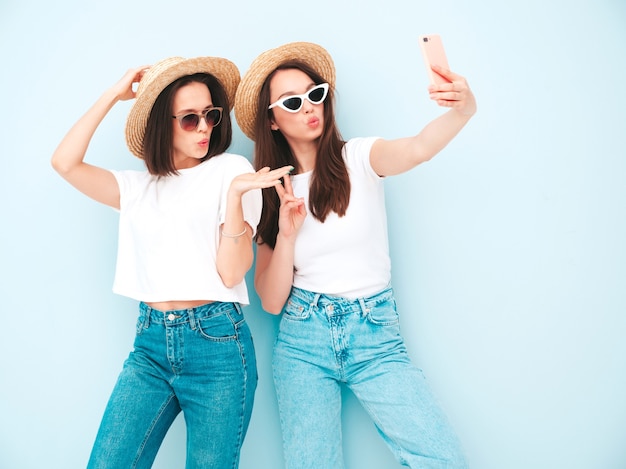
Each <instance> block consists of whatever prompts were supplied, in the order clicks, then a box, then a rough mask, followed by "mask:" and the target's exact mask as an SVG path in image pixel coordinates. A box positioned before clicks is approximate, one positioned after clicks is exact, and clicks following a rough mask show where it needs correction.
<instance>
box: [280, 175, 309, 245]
mask: <svg viewBox="0 0 626 469" xmlns="http://www.w3.org/2000/svg"><path fill="white" fill-rule="evenodd" d="M283 181H284V185H281V184H278V185H277V186H275V187H276V192H277V193H278V197H279V198H280V211H279V213H278V234H279V236H281V237H284V238H295V235H296V234H297V233H298V231H299V230H300V228H301V227H302V224H303V223H304V219H305V218H306V206H305V205H304V199H303V198H302V197H295V196H294V195H293V186H292V185H291V178H290V177H289V175H287V176H285V177H284V178H283Z"/></svg>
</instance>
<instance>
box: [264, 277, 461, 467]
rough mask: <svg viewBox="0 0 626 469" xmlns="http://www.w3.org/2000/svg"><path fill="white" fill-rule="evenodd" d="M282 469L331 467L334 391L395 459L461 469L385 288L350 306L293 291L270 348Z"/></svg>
mask: <svg viewBox="0 0 626 469" xmlns="http://www.w3.org/2000/svg"><path fill="white" fill-rule="evenodd" d="M273 370H274V382H275V385H276V391H277V395H278V404H279V412H280V419H281V426H282V433H283V444H284V452H285V459H286V466H287V468H288V469H341V468H343V467H344V462H343V456H342V449H341V448H342V446H341V445H342V442H341V389H340V388H341V385H346V386H347V387H348V388H349V389H351V390H352V392H354V394H355V396H356V397H357V399H358V400H359V401H360V402H361V404H362V405H363V407H364V408H365V410H366V411H367V412H368V413H369V415H370V416H371V418H372V419H373V421H374V423H375V425H376V428H377V429H378V431H379V433H380V434H381V436H382V438H383V439H384V441H385V442H386V443H387V445H388V446H389V448H390V449H391V450H392V452H393V453H394V455H395V456H396V458H397V460H398V461H399V462H400V463H401V464H403V465H406V466H409V467H411V468H438V469H443V468H446V469H457V468H465V467H467V463H466V462H465V458H464V456H463V453H462V450H461V446H460V444H459V441H458V439H457V437H456V435H455V433H454V432H453V430H452V428H451V426H450V425H449V423H448V421H447V419H446V417H445V415H444V414H443V412H442V411H441V409H440V408H439V406H438V404H437V402H436V400H435V398H434V396H433V395H432V393H431V391H430V389H429V387H428V385H427V383H426V380H425V378H424V376H423V374H422V371H421V370H420V369H418V368H417V367H415V366H414V365H413V364H412V363H411V361H410V359H409V356H408V354H407V350H406V347H405V344H404V341H403V339H402V337H401V335H400V330H399V321H398V313H397V311H396V302H395V299H394V297H393V292H392V289H391V288H389V289H387V290H385V291H383V292H381V293H379V294H377V295H374V296H372V297H369V298H360V299H356V300H351V299H346V298H338V297H333V296H326V295H322V294H319V293H313V292H310V291H306V290H302V289H299V288H295V287H294V288H293V289H292V292H291V295H290V297H289V299H288V301H287V304H286V305H285V307H284V309H283V317H282V319H281V322H280V331H279V333H278V337H277V340H276V344H275V347H274V357H273Z"/></svg>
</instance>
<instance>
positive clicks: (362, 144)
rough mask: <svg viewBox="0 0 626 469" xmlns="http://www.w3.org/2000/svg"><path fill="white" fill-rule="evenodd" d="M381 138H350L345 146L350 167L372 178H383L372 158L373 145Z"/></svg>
mask: <svg viewBox="0 0 626 469" xmlns="http://www.w3.org/2000/svg"><path fill="white" fill-rule="evenodd" d="M379 139H380V137H359V138H352V139H350V140H348V141H347V142H346V145H345V147H344V152H345V154H344V158H345V159H346V162H347V165H348V167H349V168H351V169H352V170H353V171H357V172H359V173H362V174H365V175H366V176H368V177H370V178H374V179H376V180H382V179H383V178H382V177H381V176H379V175H378V174H376V171H374V168H372V163H371V160H370V152H371V150H372V145H373V144H374V142H375V141H376V140H379Z"/></svg>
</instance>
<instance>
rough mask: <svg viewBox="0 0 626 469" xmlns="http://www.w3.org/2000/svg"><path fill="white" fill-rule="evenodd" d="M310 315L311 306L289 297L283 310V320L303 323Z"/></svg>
mask: <svg viewBox="0 0 626 469" xmlns="http://www.w3.org/2000/svg"><path fill="white" fill-rule="evenodd" d="M310 315H311V306H310V305H309V304H308V303H305V302H303V301H299V300H298V299H296V298H294V297H293V296H291V297H289V299H288V300H287V304H286V305H285V307H284V308H283V318H284V319H291V320H293V321H304V320H306V319H308V318H309V316H310Z"/></svg>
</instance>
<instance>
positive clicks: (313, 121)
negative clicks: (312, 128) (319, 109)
mask: <svg viewBox="0 0 626 469" xmlns="http://www.w3.org/2000/svg"><path fill="white" fill-rule="evenodd" d="M319 121H320V120H319V118H318V117H311V118H309V120H307V121H306V125H317V124H318V123H319Z"/></svg>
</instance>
